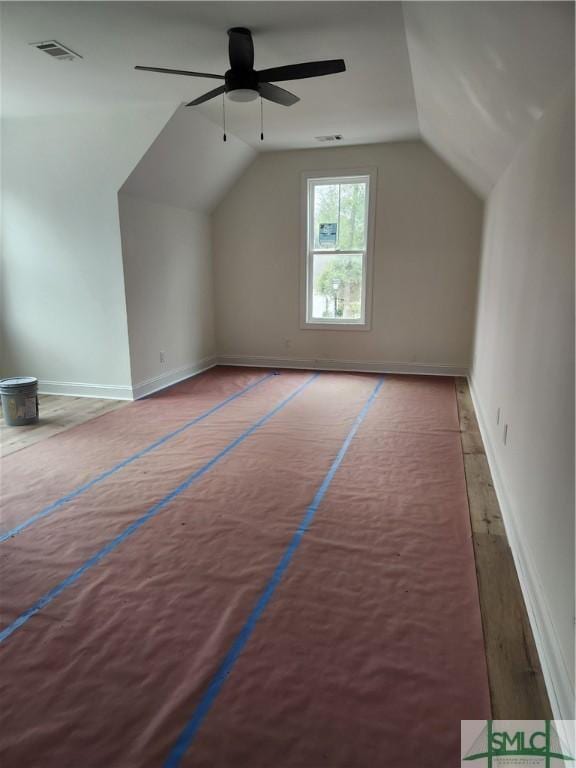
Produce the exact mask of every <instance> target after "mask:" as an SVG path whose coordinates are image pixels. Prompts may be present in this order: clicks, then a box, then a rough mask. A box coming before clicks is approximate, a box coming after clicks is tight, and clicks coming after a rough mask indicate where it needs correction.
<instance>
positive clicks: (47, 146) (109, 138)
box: [1, 105, 171, 397]
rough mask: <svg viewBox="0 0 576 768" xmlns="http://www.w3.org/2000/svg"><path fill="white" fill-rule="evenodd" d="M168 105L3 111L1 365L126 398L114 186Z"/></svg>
mask: <svg viewBox="0 0 576 768" xmlns="http://www.w3.org/2000/svg"><path fill="white" fill-rule="evenodd" d="M170 112H171V108H169V107H168V106H166V105H162V106H153V107H146V108H144V107H131V108H130V109H122V108H120V107H117V108H108V109H98V110H93V111H90V112H82V113H73V112H71V113H68V114H66V115H64V114H59V115H45V116H39V117H21V118H16V117H14V118H9V119H8V118H7V119H5V120H3V122H2V155H3V167H2V197H3V232H2V257H3V258H2V270H3V275H2V278H3V279H2V302H1V307H2V309H1V313H2V318H1V319H2V329H3V344H2V347H3V359H2V375H5V376H10V375H17V374H27V375H34V376H37V377H39V378H40V380H41V383H42V384H43V390H44V391H55V392H59V391H64V392H73V393H76V394H81V393H85V394H94V395H97V396H103V395H110V396H114V397H131V389H130V384H131V380H130V361H129V351H128V332H127V322H126V304H125V298H124V280H123V271H122V253H121V246H120V227H119V220H118V202H117V192H118V189H119V188H120V187H121V185H122V184H123V182H124V181H125V179H126V177H127V176H128V174H129V173H130V171H131V170H132V169H133V167H134V166H135V165H136V163H137V162H138V160H139V159H140V157H141V156H142V154H143V153H144V151H145V150H146V149H147V148H148V146H149V145H150V143H151V142H152V140H153V138H154V137H155V136H156V135H157V133H158V131H159V130H160V128H161V127H162V125H163V124H164V123H165V122H166V120H167V119H168V117H169V115H170ZM86 384H88V385H92V386H91V387H85V386H82V385H86Z"/></svg>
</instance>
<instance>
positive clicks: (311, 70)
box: [135, 27, 346, 141]
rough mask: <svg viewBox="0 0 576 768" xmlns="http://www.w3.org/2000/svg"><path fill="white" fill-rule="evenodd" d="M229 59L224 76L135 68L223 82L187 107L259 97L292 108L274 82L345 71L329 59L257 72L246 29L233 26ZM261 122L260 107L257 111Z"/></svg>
mask: <svg viewBox="0 0 576 768" xmlns="http://www.w3.org/2000/svg"><path fill="white" fill-rule="evenodd" d="M228 38H229V40H228V56H229V59H230V69H229V70H228V71H227V72H226V74H225V75H214V74H210V73H208V72H192V71H188V70H184V69H166V68H164V67H142V66H137V67H135V69H139V70H145V71H148V72H160V73H161V74H169V75H188V76H191V77H207V78H211V79H214V80H223V81H224V83H223V85H220V86H218V87H217V88H214V89H213V90H211V91H208V93H205V94H203V95H202V96H199V97H198V98H197V99H194V100H193V101H190V102H189V103H188V104H186V106H187V107H196V106H198V105H199V104H203V103H204V102H206V101H209V100H210V99H213V98H215V97H216V96H220V95H222V96H224V95H226V97H227V98H228V99H229V100H230V101H233V102H249V101H255V100H256V99H257V98H258V97H260V101H262V99H267V100H268V101H272V102H274V103H275V104H281V105H282V106H284V107H291V106H292V105H293V104H296V102H298V101H300V99H299V98H298V96H295V95H294V94H293V93H290V91H286V90H285V89H284V88H280V87H279V86H278V85H274V83H275V82H279V81H280V82H281V81H283V80H302V79H304V78H309V77H321V76H323V75H334V74H337V73H338V72H345V71H346V65H345V64H344V60H343V59H331V60H329V61H309V62H305V63H303V64H289V65H288V66H283V67H271V68H269V69H262V70H260V71H256V70H255V69H254V44H253V42H252V33H251V32H250V30H249V29H246V28H245V27H232V29H229V30H228ZM260 116H261V121H262V108H261V111H260ZM260 138H261V139H263V138H264V133H263V128H262V126H261V130H260ZM224 141H226V131H225V130H224Z"/></svg>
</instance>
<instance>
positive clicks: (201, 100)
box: [186, 85, 226, 107]
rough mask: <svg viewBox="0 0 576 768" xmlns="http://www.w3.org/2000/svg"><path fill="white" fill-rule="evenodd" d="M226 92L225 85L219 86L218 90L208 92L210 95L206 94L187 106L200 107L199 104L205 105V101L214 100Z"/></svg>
mask: <svg viewBox="0 0 576 768" xmlns="http://www.w3.org/2000/svg"><path fill="white" fill-rule="evenodd" d="M225 90H226V86H225V85H219V86H218V88H214V90H212V91H208V93H205V94H203V95H202V96H198V98H197V99H194V101H190V102H188V104H186V106H187V107H196V106H198V104H204V102H205V101H209V100H210V99H213V98H214V97H215V96H220V94H221V93H224V91H225Z"/></svg>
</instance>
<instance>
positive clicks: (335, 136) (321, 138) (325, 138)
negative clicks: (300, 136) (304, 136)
mask: <svg viewBox="0 0 576 768" xmlns="http://www.w3.org/2000/svg"><path fill="white" fill-rule="evenodd" d="M314 138H315V139H316V141H322V142H325V141H342V134H341V133H332V134H330V136H315V137H314Z"/></svg>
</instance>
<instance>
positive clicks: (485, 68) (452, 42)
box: [404, 2, 574, 195]
mask: <svg viewBox="0 0 576 768" xmlns="http://www.w3.org/2000/svg"><path fill="white" fill-rule="evenodd" d="M404 17H405V21H406V34H407V39H408V50H409V52H410V62H411V65H412V76H413V80H414V90H415V94H416V104H417V107H418V120H419V125H420V132H421V134H422V136H423V138H424V139H425V140H426V141H427V142H428V143H429V144H430V145H431V146H432V147H433V148H434V149H435V150H436V152H438V154H439V155H440V156H441V157H443V158H444V160H446V161H447V162H448V164H449V165H451V166H452V168H453V169H454V170H455V171H457V172H458V173H459V174H460V175H461V176H462V177H463V178H464V179H465V180H466V181H468V183H469V184H470V185H471V186H472V187H473V188H474V189H475V190H476V191H477V192H479V193H480V194H482V195H485V194H486V193H487V192H489V190H490V188H491V187H492V186H493V185H494V184H495V182H496V181H497V179H498V178H499V176H500V174H501V173H502V172H503V171H504V169H505V168H506V167H507V166H508V164H509V163H510V161H511V160H512V156H513V154H514V152H515V150H516V148H517V147H518V146H519V144H520V143H522V142H523V141H524V139H525V138H526V137H527V135H528V134H529V133H530V130H531V129H532V127H533V126H534V124H535V123H536V121H537V120H538V119H539V118H540V117H541V115H542V114H543V112H544V111H545V110H546V107H547V106H548V105H549V104H550V103H551V101H553V100H554V97H555V95H556V94H557V93H558V91H559V89H560V88H561V87H562V85H563V83H564V82H565V81H566V79H567V78H568V77H569V76H570V73H571V72H573V71H574V5H573V3H570V2H543V3H540V2H469V3H466V2H408V3H404Z"/></svg>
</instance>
